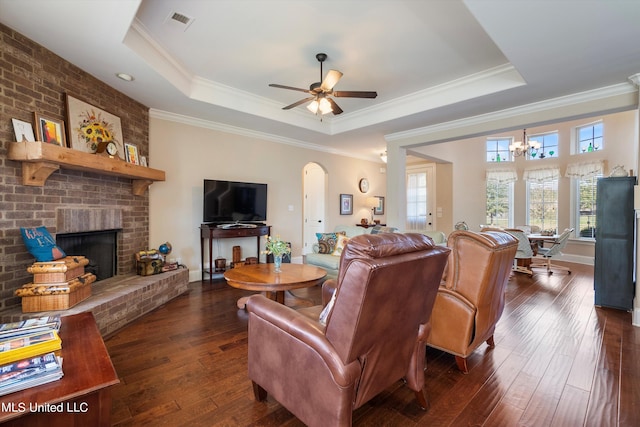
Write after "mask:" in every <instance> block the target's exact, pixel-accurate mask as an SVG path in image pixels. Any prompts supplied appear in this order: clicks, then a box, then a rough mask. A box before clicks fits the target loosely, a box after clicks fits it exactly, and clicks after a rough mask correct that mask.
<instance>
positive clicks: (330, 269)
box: [304, 225, 447, 279]
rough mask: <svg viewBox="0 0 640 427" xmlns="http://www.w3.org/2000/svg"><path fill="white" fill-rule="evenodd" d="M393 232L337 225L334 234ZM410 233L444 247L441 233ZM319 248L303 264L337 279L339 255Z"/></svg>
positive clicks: (417, 231) (444, 241) (443, 236)
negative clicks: (423, 236) (424, 237)
mask: <svg viewBox="0 0 640 427" xmlns="http://www.w3.org/2000/svg"><path fill="white" fill-rule="evenodd" d="M390 228H391V229H393V230H395V228H393V227H382V228H378V229H376V227H369V228H364V227H358V226H356V225H338V226H337V227H336V228H335V230H333V232H334V233H345V234H346V236H347V237H349V238H352V237H355V236H359V235H361V234H371V233H372V232H373V234H376V231H379V230H382V231H388V230H389V229H390ZM407 232H409V231H407ZM411 233H420V234H424V235H425V236H427V237H430V238H431V239H432V240H433V242H434V243H435V244H436V245H440V246H446V244H447V236H446V235H445V234H444V233H443V232H442V231H427V230H412V231H411ZM319 251H320V246H319V245H318V244H315V245H313V253H310V254H307V255H305V261H304V262H305V264H311V265H315V266H316V267H320V268H323V269H325V270H327V279H335V278H336V277H338V267H339V265H340V255H339V254H337V255H332V254H321V253H319Z"/></svg>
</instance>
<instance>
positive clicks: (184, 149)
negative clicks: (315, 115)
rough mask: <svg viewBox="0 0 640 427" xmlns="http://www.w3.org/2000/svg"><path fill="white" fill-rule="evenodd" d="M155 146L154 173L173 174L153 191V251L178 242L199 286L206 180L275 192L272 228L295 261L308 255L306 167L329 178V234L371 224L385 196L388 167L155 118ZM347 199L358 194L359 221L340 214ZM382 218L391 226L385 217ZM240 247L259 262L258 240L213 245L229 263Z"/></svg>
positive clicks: (177, 253)
mask: <svg viewBox="0 0 640 427" xmlns="http://www.w3.org/2000/svg"><path fill="white" fill-rule="evenodd" d="M149 141H150V156H149V160H150V164H149V166H151V167H153V168H157V169H162V170H164V171H165V172H166V181H165V182H156V183H154V184H153V185H151V187H150V189H149V210H150V215H149V222H150V224H149V229H150V239H149V243H150V245H151V247H155V248H157V247H158V246H159V245H160V244H161V243H163V242H165V241H169V242H171V244H172V246H173V252H172V253H171V255H169V258H175V259H180V261H181V262H182V263H183V264H185V265H187V267H188V268H189V270H190V280H192V281H193V280H199V279H200V277H201V269H200V268H201V266H200V231H199V227H200V225H201V223H202V197H203V188H202V183H203V179H205V178H210V179H223V180H230V181H246V182H259V183H266V184H268V207H267V223H268V225H271V226H272V234H279V235H280V236H281V237H282V239H283V240H286V241H290V242H292V246H293V256H294V257H297V256H300V254H301V245H302V229H303V228H302V227H303V212H302V206H303V204H302V198H303V194H302V192H303V188H302V171H303V168H304V166H305V164H307V163H309V162H316V163H318V164H320V165H321V166H322V167H324V169H325V170H326V171H327V173H328V189H327V201H326V206H327V212H326V215H327V216H326V218H327V223H326V229H327V231H330V230H332V229H333V228H334V227H335V226H336V225H338V224H355V223H356V222H360V218H363V217H366V218H368V217H369V212H370V211H369V210H368V209H367V208H366V207H365V199H366V197H367V196H372V195H375V196H386V176H385V175H384V174H381V173H380V167H382V166H383V164H382V163H375V162H368V161H364V160H360V159H354V158H350V157H345V156H339V155H335V154H330V153H326V152H321V151H317V150H312V149H307V148H303V147H298V146H292V145H286V144H282V143H277V142H272V141H268V140H261V139H258V138H253V137H248V136H242V135H236V134H232V133H225V132H221V131H217V130H213V129H210V128H206V127H200V126H196V125H193V124H186V123H182V122H178V121H170V120H166V119H160V118H157V117H154V115H153V114H151V118H150V124H149ZM378 145H379V144H378ZM365 177H366V178H367V179H368V180H369V183H370V191H369V193H368V194H362V193H360V192H359V191H358V181H359V180H360V178H365ZM341 193H346V194H353V197H354V209H353V215H349V216H345V215H340V214H339V194H341ZM289 206H293V211H289ZM376 218H379V219H381V220H382V222H385V217H384V216H380V217H376ZM234 245H240V246H241V247H242V255H243V258H244V257H246V256H255V255H256V253H255V252H256V239H255V238H246V239H228V240H221V241H220V251H219V252H218V250H217V249H218V243H217V242H214V249H213V257H214V258H215V257H216V256H218V255H221V256H223V257H225V258H226V259H227V261H230V260H231V248H232V246H234ZM261 246H263V245H261ZM205 263H208V256H206V255H205Z"/></svg>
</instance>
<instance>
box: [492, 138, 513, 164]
mask: <svg viewBox="0 0 640 427" xmlns="http://www.w3.org/2000/svg"><path fill="white" fill-rule="evenodd" d="M509 144H511V138H493V139H487V162H509V161H511V160H512V159H511V155H510V153H509Z"/></svg>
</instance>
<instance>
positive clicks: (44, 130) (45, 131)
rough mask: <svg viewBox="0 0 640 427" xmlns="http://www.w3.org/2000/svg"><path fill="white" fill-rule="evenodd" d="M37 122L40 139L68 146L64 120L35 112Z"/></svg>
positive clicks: (37, 135) (37, 133)
mask: <svg viewBox="0 0 640 427" xmlns="http://www.w3.org/2000/svg"><path fill="white" fill-rule="evenodd" d="M33 115H34V117H35V122H36V138H37V139H38V141H42V142H46V143H48V144H55V145H59V146H61V147H66V146H67V144H66V139H65V136H64V122H63V121H61V120H56V119H52V118H49V117H45V116H43V115H41V114H39V113H33Z"/></svg>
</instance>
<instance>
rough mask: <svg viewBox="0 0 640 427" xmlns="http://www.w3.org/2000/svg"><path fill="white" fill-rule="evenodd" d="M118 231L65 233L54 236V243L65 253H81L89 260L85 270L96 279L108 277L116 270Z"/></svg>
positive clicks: (113, 274) (114, 273)
mask: <svg viewBox="0 0 640 427" xmlns="http://www.w3.org/2000/svg"><path fill="white" fill-rule="evenodd" d="M118 231H120V230H99V231H86V232H79V233H65V234H58V235H57V236H56V244H57V245H58V246H59V247H60V248H62V250H63V251H65V252H66V254H67V255H83V256H84V257H85V258H87V259H88V260H89V264H88V265H87V266H86V267H85V271H86V272H91V273H93V274H95V275H96V280H103V279H108V278H109V277H113V276H115V275H116V272H117V268H118V265H117V259H118V257H117V254H118Z"/></svg>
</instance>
